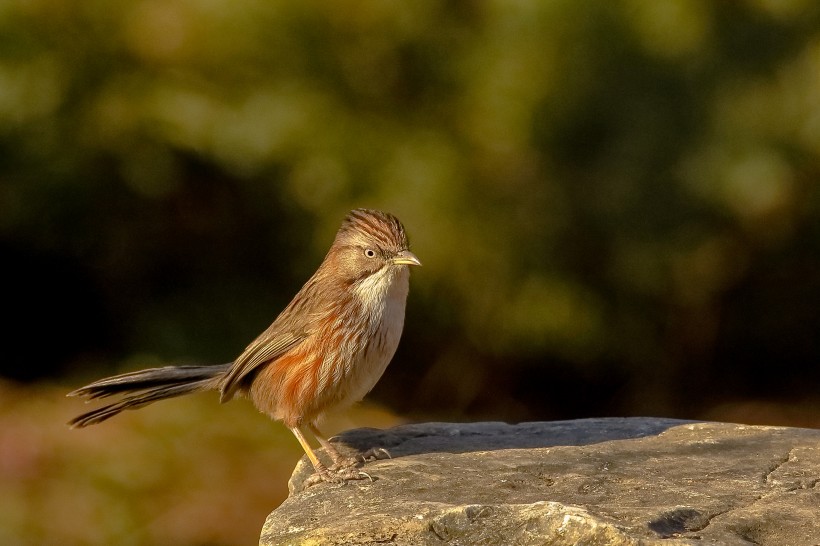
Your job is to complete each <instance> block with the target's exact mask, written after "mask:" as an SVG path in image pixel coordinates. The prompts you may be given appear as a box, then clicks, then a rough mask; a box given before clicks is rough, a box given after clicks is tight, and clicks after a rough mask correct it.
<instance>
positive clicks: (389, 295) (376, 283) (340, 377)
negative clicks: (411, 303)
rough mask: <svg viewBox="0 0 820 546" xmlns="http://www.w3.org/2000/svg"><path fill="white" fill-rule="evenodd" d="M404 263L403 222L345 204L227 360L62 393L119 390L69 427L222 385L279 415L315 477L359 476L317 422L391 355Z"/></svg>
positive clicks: (374, 376)
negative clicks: (286, 296)
mask: <svg viewBox="0 0 820 546" xmlns="http://www.w3.org/2000/svg"><path fill="white" fill-rule="evenodd" d="M411 265H421V264H420V262H419V260H418V259H417V258H416V257H415V256H414V255H413V254H412V253H411V252H410V251H409V250H408V242H407V235H406V234H405V231H404V227H403V226H402V225H401V222H399V220H398V219H397V218H396V217H395V216H392V215H391V214H387V213H384V212H379V211H375V210H367V209H356V210H354V211H351V212H350V214H348V216H347V217H346V218H345V220H344V222H343V223H342V226H341V228H339V231H338V233H337V234H336V239H335V240H334V241H333V245H331V247H330V250H329V251H328V253H327V255H326V256H325V259H324V261H323V262H322V264H321V265H320V266H319V269H318V270H317V271H316V273H314V274H313V276H312V277H311V278H310V279H309V280H308V281H307V283H305V285H304V286H303V287H302V289H301V290H300V291H299V292H298V293H297V294H296V296H295V297H294V298H293V300H292V301H291V302H290V304H288V306H287V307H286V308H285V309H284V310H283V311H282V312H281V313H280V314H279V316H278V317H277V318H276V320H274V321H273V323H272V324H271V325H270V326H269V327H268V328H267V329H266V330H265V331H264V332H262V333H261V334H260V335H259V336H258V337H257V338H256V339H255V340H254V341H252V342H251V344H250V345H248V346H247V347H246V348H245V350H244V351H243V352H242V354H240V355H239V357H238V358H237V359H236V360H235V361H234V362H232V363H228V364H221V365H216V366H168V367H164V368H153V369H149V370H142V371H137V372H131V373H126V374H122V375H117V376H114V377H109V378H105V379H101V380H99V381H96V382H94V383H91V384H90V385H87V386H85V387H82V388H79V389H77V390H76V391H73V392H71V393H69V396H84V397H87V398H88V399H89V400H92V399H96V398H105V397H107V396H111V395H117V394H121V395H124V396H123V397H122V398H121V399H120V400H118V401H116V402H113V403H111V404H108V405H106V406H103V407H101V408H98V409H96V410H93V411H90V412H88V413H85V414H83V415H80V416H78V417H76V418H74V419H73V420H72V421H70V423H69V424H70V425H71V426H72V427H85V426H88V425H92V424H96V423H99V422H102V421H104V420H106V419H108V418H110V417H113V416H114V415H116V414H118V413H119V412H121V411H123V410H125V409H135V408H140V407H143V406H145V405H147V404H150V403H152V402H155V401H157V400H163V399H165V398H172V397H175V396H181V395H184V394H190V393H193V392H198V391H204V390H219V392H220V400H221V401H222V402H227V401H229V400H231V399H233V398H235V397H237V396H240V397H248V398H250V399H251V401H252V402H253V403H254V405H255V406H256V407H257V408H258V409H259V410H260V411H262V412H264V413H266V414H268V415H270V416H271V417H272V418H274V419H276V420H279V421H282V422H283V423H284V424H285V426H287V427H288V428H289V429H290V430H291V431H292V432H293V433H294V434H295V435H296V437H297V439H298V440H299V442H300V443H301V444H302V447H303V448H304V449H305V452H306V453H307V455H308V457H309V458H310V460H311V462H312V463H313V465H314V467H315V469H316V475H315V478H316V479H315V480H314V482H315V481H318V480H330V481H339V480H345V479H355V478H360V477H363V476H366V475H365V474H364V473H361V472H359V471H358V470H357V469H355V465H354V461H352V460H346V459H344V458H343V457H342V456H341V455H340V454H339V453H338V452H337V451H336V450H335V449H334V448H333V446H332V445H331V444H330V443H329V442H327V441H326V440H325V439H324V438H322V436H321V435H320V434H319V431H318V429H317V428H316V427H317V422H318V421H320V420H321V418H322V416H323V415H324V414H326V413H328V412H330V411H334V410H338V409H341V408H344V407H345V406H347V405H350V404H352V403H354V402H356V401H358V400H361V398H362V397H364V395H365V394H367V393H368V392H369V391H370V389H372V388H373V386H374V385H375V384H376V382H377V381H378V380H379V378H380V377H381V375H382V373H383V372H384V370H385V368H386V367H387V364H388V363H389V362H390V359H391V358H392V357H393V354H394V353H395V351H396V347H397V346H398V342H399V338H400V337H401V331H402V327H403V325H404V308H405V302H406V299H407V291H408V288H409V277H410V272H409V266H411ZM304 427H307V428H309V429H310V430H311V432H313V434H314V435H315V436H316V438H317V439H318V440H319V442H320V443H321V444H322V446H323V447H324V448H325V450H326V451H327V452H328V454H329V455H330V456H331V457H332V458H333V462H334V466H333V467H332V468H331V471H328V469H327V468H326V467H325V466H324V465H323V464H322V463H321V462H320V461H319V459H318V458H317V457H316V454H315V453H314V452H313V450H312V449H311V448H310V445H309V444H308V442H307V440H306V438H305V436H304V432H303V428H304Z"/></svg>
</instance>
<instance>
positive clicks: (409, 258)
mask: <svg viewBox="0 0 820 546" xmlns="http://www.w3.org/2000/svg"><path fill="white" fill-rule="evenodd" d="M393 263H394V264H396V265H421V262H420V261H419V259H418V258H416V255H415V254H413V253H412V252H410V251H409V250H402V251H401V252H399V253H398V254H396V256H395V257H394V258H393Z"/></svg>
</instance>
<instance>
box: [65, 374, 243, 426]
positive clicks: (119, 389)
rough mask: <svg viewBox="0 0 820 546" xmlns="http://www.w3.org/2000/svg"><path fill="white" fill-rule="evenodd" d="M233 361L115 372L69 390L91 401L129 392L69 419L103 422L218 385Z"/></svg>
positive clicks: (83, 423) (75, 423) (77, 422)
mask: <svg viewBox="0 0 820 546" xmlns="http://www.w3.org/2000/svg"><path fill="white" fill-rule="evenodd" d="M228 369H230V364H222V365H218V366H167V367H164V368H152V369H149V370H140V371H136V372H130V373H125V374H121V375H115V376H113V377H106V378H104V379H100V380H99V381H95V382H94V383H91V384H89V385H86V386H84V387H80V388H79V389H77V390H75V391H72V392H70V393H68V396H82V397H86V398H87V399H88V400H96V399H98V398H106V397H108V396H113V395H116V394H126V395H127V396H125V397H123V398H121V399H120V400H118V401H116V402H112V403H111V404H108V405H105V406H103V407H101V408H97V409H95V410H92V411H89V412H87V413H84V414H82V415H78V416H77V417H75V418H74V419H72V420H71V421H69V422H68V424H69V426H71V428H82V427H87V426H88V425H94V424H97V423H101V422H103V421H105V420H106V419H109V418H111V417H113V416H115V415H117V414H118V413H120V412H121V411H124V410H127V409H138V408H141V407H143V406H147V405H148V404H151V403H153V402H156V401H158V400H164V399H166V398H174V397H177V396H183V395H186V394H191V393H194V392H198V391H204V390H211V389H215V388H217V385H218V383H219V380H220V378H221V377H222V376H223V375H224V374H225V373H226V372H227V371H228Z"/></svg>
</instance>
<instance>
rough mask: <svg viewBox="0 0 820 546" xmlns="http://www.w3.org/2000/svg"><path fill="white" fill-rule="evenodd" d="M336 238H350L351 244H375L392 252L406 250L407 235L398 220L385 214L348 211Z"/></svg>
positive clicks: (374, 211) (358, 210) (368, 210)
mask: <svg viewBox="0 0 820 546" xmlns="http://www.w3.org/2000/svg"><path fill="white" fill-rule="evenodd" d="M336 238H337V240H338V239H347V238H350V239H351V242H354V241H355V242H359V243H361V244H365V243H375V244H376V245H378V246H379V247H380V248H383V249H389V250H391V251H393V252H400V251H402V250H407V248H408V241H407V234H406V233H405V231H404V226H403V225H402V224H401V222H400V221H399V219H398V218H396V217H395V216H393V215H392V214H389V213H387V212H382V211H379V210H372V209H355V210H352V211H350V213H349V214H348V215H347V217H346V218H345V219H344V222H342V227H340V228H339V233H338V234H337V236H336Z"/></svg>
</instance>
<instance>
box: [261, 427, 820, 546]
mask: <svg viewBox="0 0 820 546" xmlns="http://www.w3.org/2000/svg"><path fill="white" fill-rule="evenodd" d="M334 441H336V442H337V443H339V444H340V448H341V450H342V451H345V450H349V451H350V452H351V453H353V452H354V451H355V450H366V449H369V448H372V447H383V448H386V449H387V450H388V451H389V452H390V454H391V455H392V456H393V458H392V459H385V460H379V461H373V462H369V463H367V465H366V466H365V467H364V470H365V471H366V472H368V473H369V474H371V475H372V476H373V481H372V482H370V481H368V480H363V481H356V482H349V483H347V484H344V485H336V484H319V485H316V486H312V487H309V488H307V489H304V488H303V485H302V484H303V481H304V480H305V479H306V478H307V476H309V475H310V473H311V471H312V469H311V467H310V464H309V463H308V462H307V460H306V459H303V460H302V461H301V462H300V463H299V465H298V466H297V468H296V471H295V472H294V475H293V477H292V478H291V483H290V486H291V495H290V497H289V498H288V499H287V500H286V501H285V502H284V503H282V505H281V506H279V507H278V508H277V509H276V510H274V512H273V513H272V514H270V516H268V519H267V521H266V522H265V526H264V528H263V530H262V537H261V544H263V545H275V544H276V545H278V544H373V545H375V544H395V545H404V544H407V545H410V544H413V545H426V544H430V545H443V544H452V545H473V544H483V545H514V544H522V545H527V544H553V545H563V544H567V545H570V544H586V545H603V544H629V545H636V546H637V545H642V546H653V545H661V544H663V545H667V546H668V545H683V544H693V545H694V544H698V545H710V544H729V545H740V544H745V545H748V544H758V545H792V546H803V545H806V546H817V545H820V485H818V482H820V430H810V429H798V428H784V427H759V426H745V425H737V424H728V423H709V422H688V421H678V420H671V419H656V418H610V419H583V420H576V421H559V422H537V423H535V422H534V423H521V424H517V425H509V424H504V423H469V424H459V423H424V424H417V425H404V426H399V427H396V428H393V429H389V430H383V431H382V430H373V429H357V430H352V431H349V432H346V433H344V434H342V435H341V436H339V437H338V438H337V439H335V440H334Z"/></svg>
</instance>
